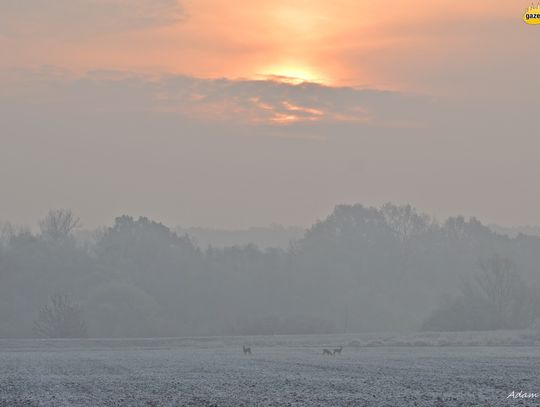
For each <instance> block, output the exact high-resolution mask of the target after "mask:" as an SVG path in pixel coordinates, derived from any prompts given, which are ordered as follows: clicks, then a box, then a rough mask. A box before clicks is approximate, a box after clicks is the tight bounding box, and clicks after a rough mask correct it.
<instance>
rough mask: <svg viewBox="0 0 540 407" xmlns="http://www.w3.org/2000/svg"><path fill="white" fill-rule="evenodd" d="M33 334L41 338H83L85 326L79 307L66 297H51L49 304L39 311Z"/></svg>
mask: <svg viewBox="0 0 540 407" xmlns="http://www.w3.org/2000/svg"><path fill="white" fill-rule="evenodd" d="M34 333H35V334H36V336H38V337H42V338H82V337H85V336H86V324H85V322H84V318H83V315H82V310H81V308H80V306H79V305H78V304H74V303H72V302H71V299H70V298H69V297H68V296H67V295H53V296H52V297H51V303H50V304H46V305H44V306H43V308H41V310H40V311H39V316H38V319H37V320H36V321H35V322H34Z"/></svg>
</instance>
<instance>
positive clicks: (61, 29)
mask: <svg viewBox="0 0 540 407" xmlns="http://www.w3.org/2000/svg"><path fill="white" fill-rule="evenodd" d="M182 17H183V8H182V7H181V5H180V3H179V2H178V0H3V1H2V2H1V4H0V35H4V36H17V37H20V36H37V35H39V36H45V37H57V36H60V37H62V36H68V37H69V36H71V37H80V36H85V35H99V34H102V33H110V32H118V31H125V30H133V29H143V28H149V27H155V26H163V25H169V24H172V23H175V22H177V21H178V20H180V19H181V18H182Z"/></svg>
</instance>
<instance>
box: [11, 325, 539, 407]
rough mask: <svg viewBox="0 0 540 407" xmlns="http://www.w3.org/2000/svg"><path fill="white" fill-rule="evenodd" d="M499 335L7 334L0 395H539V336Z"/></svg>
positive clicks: (386, 402) (343, 402)
mask: <svg viewBox="0 0 540 407" xmlns="http://www.w3.org/2000/svg"><path fill="white" fill-rule="evenodd" d="M490 335H491V336H490ZM490 335H487V336H482V337H479V336H478V335H476V334H469V335H468V336H467V334H459V335H457V334H456V335H454V336H452V335H450V336H448V335H446V336H444V337H443V336H440V335H439V336H437V335H431V336H430V335H428V334H423V335H416V336H415V335H413V336H409V337H396V336H390V335H387V336H379V337H377V336H375V335H371V336H369V335H364V336H362V335H342V336H305V337H303V336H270V337H250V338H238V337H227V338H191V339H177V338H174V339H141V340H50V341H49V340H47V341H39V340H23V341H14V340H2V341H0V406H9V407H12V406H234V407H238V406H513V405H515V406H528V405H530V406H533V405H539V404H540V398H537V399H507V396H508V395H509V394H510V393H511V392H512V391H516V392H518V391H523V392H527V393H531V392H538V393H540V375H538V373H540V347H538V346H536V343H537V342H535V341H536V340H537V335H532V334H530V333H529V334H527V333H524V334H520V335H508V334H498V335H497V334H490ZM505 335H506V336H505ZM527 335H528V336H527ZM520 338H521V339H520ZM524 338H525V339H524ZM525 340H527V341H528V342H524V341H525ZM441 341H444V344H445V346H441V343H440V342H441ZM471 341H472V342H471ZM475 341H476V342H475ZM478 341H484V342H486V343H488V344H495V345H497V346H493V345H491V346H480V345H479V342H478ZM520 341H521V342H520ZM243 343H246V344H249V345H251V347H252V350H253V355H251V356H244V354H243V353H242V349H241V345H242V344H243ZM471 344H472V345H474V346H471ZM338 345H345V347H344V349H343V352H342V354H341V355H336V356H323V355H322V349H323V348H325V347H328V348H330V347H332V348H333V347H336V346H338ZM412 345H416V346H412ZM457 345H458V346H457Z"/></svg>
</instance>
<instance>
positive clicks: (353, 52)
mask: <svg viewBox="0 0 540 407" xmlns="http://www.w3.org/2000/svg"><path fill="white" fill-rule="evenodd" d="M529 5H530V2H528V1H526V0H524V1H521V0H512V1H508V0H507V1H502V0H495V1H484V0H477V1H474V2H471V1H468V0H467V1H466V0H454V1H447V0H440V1H437V2H433V1H427V0H409V1H404V0H393V1H387V2H374V1H367V0H334V1H332V2H328V1H322V0H309V1H308V0H288V1H285V0H273V1H270V0H252V1H249V2H246V1H239V0H229V1H222V0H178V1H177V0H48V1H47V2H45V1H42V0H3V1H2V2H1V4H0V55H2V58H0V145H1V149H0V186H1V187H2V194H1V199H0V221H2V220H3V221H12V222H14V223H16V224H29V223H33V222H34V223H35V222H36V221H37V220H38V219H39V218H41V217H42V216H44V214H45V213H46V212H47V210H48V209H49V208H65V207H69V208H72V209H73V210H74V211H75V212H76V213H78V214H79V215H80V217H81V218H82V222H83V224H84V225H85V226H86V227H96V226H98V225H102V224H110V223H111V222H112V219H113V218H114V217H115V216H119V215H121V214H131V215H135V216H137V215H145V216H148V217H151V218H153V219H156V220H159V221H163V222H165V223H167V224H171V225H182V226H206V227H218V228H244V227H249V226H253V225H267V224H271V223H280V224H284V225H301V226H308V225H310V224H312V223H313V222H314V221H315V220H317V219H321V218H324V217H325V216H326V215H327V214H328V213H329V212H330V211H331V210H332V208H333V207H334V206H335V205H336V204H343V203H356V202H360V203H364V204H366V205H381V204H383V203H384V202H387V201H393V202H395V203H410V204H412V205H415V206H417V207H418V208H419V209H421V210H423V211H426V212H428V213H430V214H433V215H436V216H438V217H440V218H444V217H446V216H448V215H455V214H463V215H466V216H471V215H474V216H477V217H479V218H480V219H481V220H483V221H485V222H488V223H491V222H493V223H499V224H502V225H540V212H539V211H538V208H539V207H540V192H539V191H538V189H537V188H535V186H536V184H537V180H538V179H539V178H540V177H539V176H540V165H539V164H538V151H540V141H539V139H538V135H537V134H538V130H537V127H538V125H537V122H538V109H539V108H540V103H539V102H540V100H539V99H540V95H539V93H538V88H539V87H538V84H539V79H538V72H540V69H539V68H540V57H538V55H537V54H538V53H537V52H536V51H535V50H536V49H537V48H538V41H539V38H540V37H539V36H540V31H538V27H536V26H527V25H526V24H524V23H523V21H522V15H523V13H524V11H525V9H526V8H527V7H528V6H529Z"/></svg>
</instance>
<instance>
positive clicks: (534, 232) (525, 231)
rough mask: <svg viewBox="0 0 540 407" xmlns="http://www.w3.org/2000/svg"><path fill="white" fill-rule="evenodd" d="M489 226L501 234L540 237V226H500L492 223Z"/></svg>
mask: <svg viewBox="0 0 540 407" xmlns="http://www.w3.org/2000/svg"><path fill="white" fill-rule="evenodd" d="M489 228H490V229H491V230H492V231H493V232H495V233H497V234H499V235H507V236H509V237H516V236H518V235H519V234H522V235H527V236H538V237H540V226H512V227H506V226H499V225H494V224H491V225H489Z"/></svg>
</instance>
